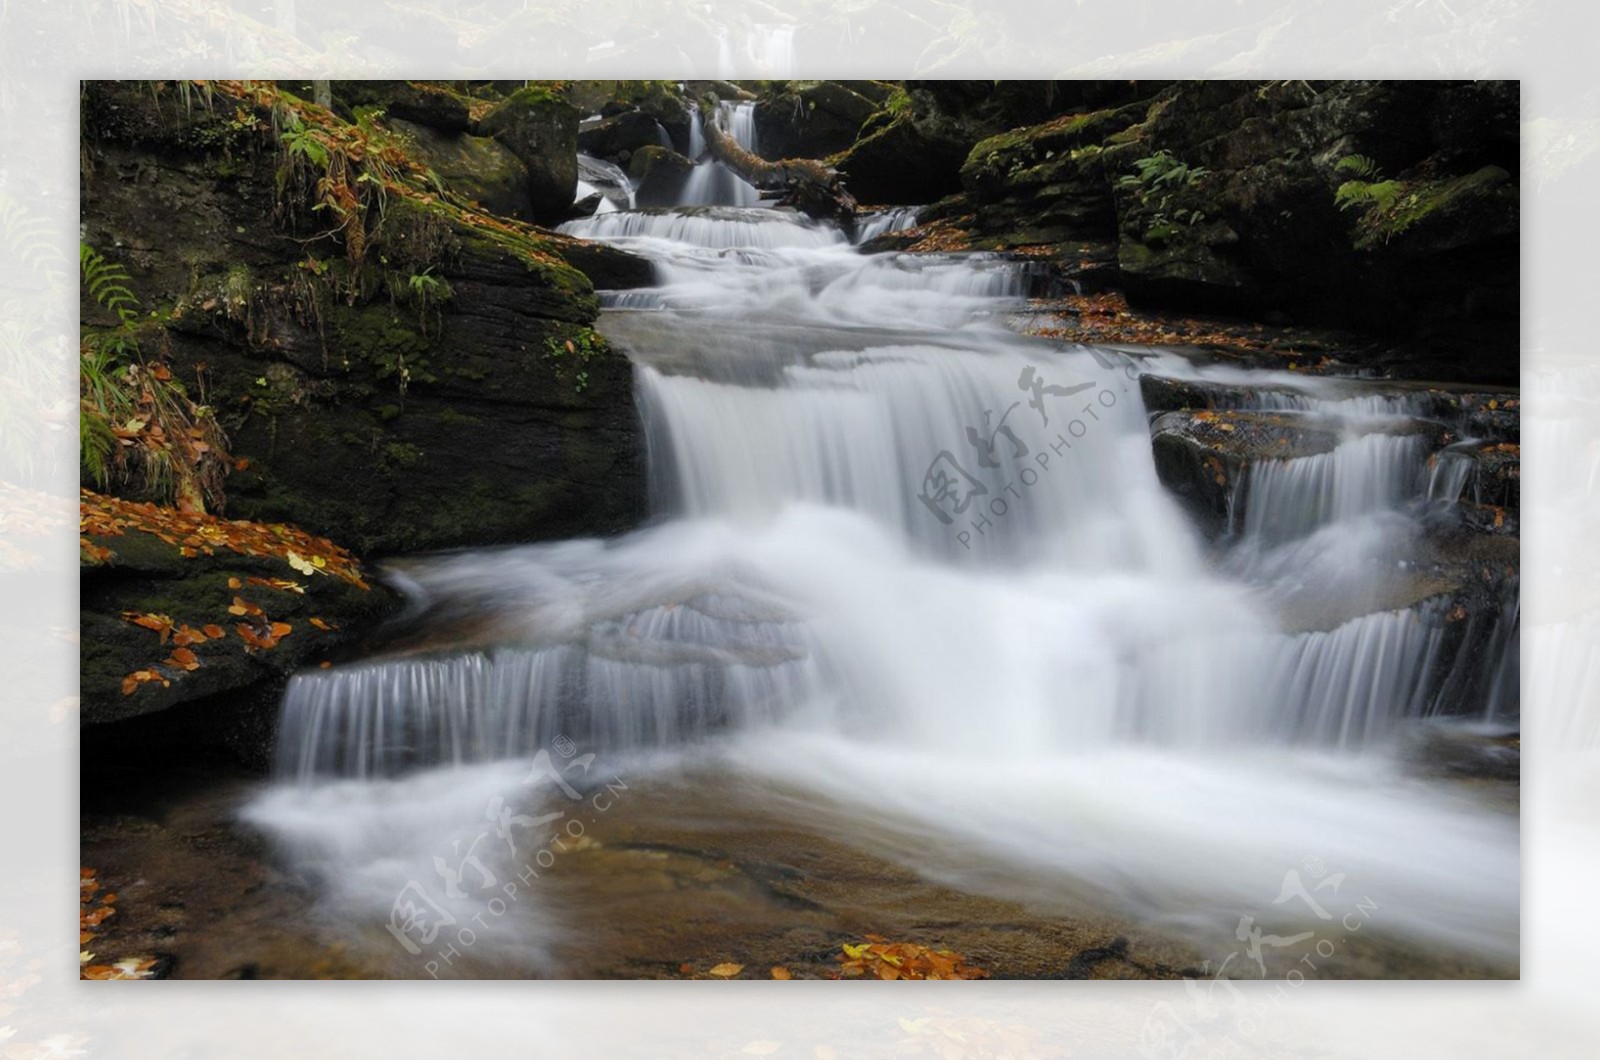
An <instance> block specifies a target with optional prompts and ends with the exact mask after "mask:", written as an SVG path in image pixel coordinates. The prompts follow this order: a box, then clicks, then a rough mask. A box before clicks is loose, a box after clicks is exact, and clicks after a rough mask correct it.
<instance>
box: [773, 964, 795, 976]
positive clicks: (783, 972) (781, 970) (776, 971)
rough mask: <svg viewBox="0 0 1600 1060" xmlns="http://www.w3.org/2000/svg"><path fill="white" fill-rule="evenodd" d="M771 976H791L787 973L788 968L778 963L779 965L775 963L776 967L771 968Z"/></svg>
mask: <svg viewBox="0 0 1600 1060" xmlns="http://www.w3.org/2000/svg"><path fill="white" fill-rule="evenodd" d="M772 978H774V979H790V978H793V977H792V976H791V975H790V974H789V969H787V968H785V967H783V965H781V964H780V965H777V966H776V967H774V968H773V969H772Z"/></svg>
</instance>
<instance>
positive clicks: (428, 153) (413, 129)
mask: <svg viewBox="0 0 1600 1060" xmlns="http://www.w3.org/2000/svg"><path fill="white" fill-rule="evenodd" d="M389 125H390V127H391V128H393V129H394V130H395V131H396V132H399V133H402V134H404V135H405V136H407V137H409V139H410V148H409V150H410V154H411V156H412V157H413V158H415V159H416V160H417V161H418V162H420V163H422V164H423V165H425V166H427V167H428V168H429V169H432V170H433V171H434V173H436V174H437V175H438V177H439V179H440V181H442V182H443V184H444V186H445V187H446V188H447V189H449V190H450V191H453V192H455V193H457V194H458V195H461V196H462V197H463V198H466V199H469V200H471V201H473V202H476V203H479V204H481V205H482V206H483V207H484V208H485V209H487V210H489V211H491V212H492V213H497V214H501V215H502V216H505V217H516V218H519V219H521V220H525V221H527V220H532V219H533V216H532V206H531V204H530V203H529V201H528V167H527V166H525V165H523V163H522V160H521V159H519V158H518V157H517V156H516V155H514V154H512V153H511V152H510V151H509V150H508V149H507V148H505V147H503V146H501V144H500V143H499V141H497V140H493V139H491V138H489V137H487V136H472V135H469V134H467V133H457V134H454V135H451V134H446V133H441V132H438V131H436V130H434V129H431V128H428V127H427V126H424V125H420V124H417V123H414V122H410V121H404V120H400V119H391V120H390V121H389Z"/></svg>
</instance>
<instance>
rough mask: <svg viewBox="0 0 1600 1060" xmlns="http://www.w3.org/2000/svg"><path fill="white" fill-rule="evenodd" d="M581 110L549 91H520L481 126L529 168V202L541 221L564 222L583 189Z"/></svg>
mask: <svg viewBox="0 0 1600 1060" xmlns="http://www.w3.org/2000/svg"><path fill="white" fill-rule="evenodd" d="M578 118H579V115H578V108H576V107H574V106H573V105H572V104H571V103H569V102H567V101H566V100H565V99H564V98H562V97H561V96H559V95H557V94H555V93H554V92H551V91H550V90H548V89H544V88H540V87H535V86H530V87H527V88H521V89H518V90H517V91H516V92H514V93H512V94H511V96H510V97H508V98H507V99H506V100H505V101H504V102H503V103H501V104H500V105H499V106H497V107H496V108H495V109H494V110H492V111H490V112H489V114H488V115H487V116H486V117H485V118H484V119H483V121H482V122H481V123H480V124H479V131H480V132H482V133H483V134H484V135H486V136H492V137H494V138H495V139H496V140H498V141H500V143H501V144H502V145H504V146H505V147H506V148H507V149H508V150H509V151H510V152H511V153H512V154H514V155H516V156H517V158H519V159H521V160H522V164H523V165H525V166H527V168H528V203H529V209H530V210H531V211H532V212H533V216H534V217H535V218H537V219H540V220H560V219H561V218H563V217H565V216H566V215H567V213H568V211H570V209H571V207H572V201H573V198H574V197H575V196H576V194H577V189H578Z"/></svg>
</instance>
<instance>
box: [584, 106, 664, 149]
mask: <svg viewBox="0 0 1600 1060" xmlns="http://www.w3.org/2000/svg"><path fill="white" fill-rule="evenodd" d="M663 131H664V130H663V129H662V128H661V125H660V124H659V123H658V122H657V121H656V120H655V119H654V118H652V117H651V116H650V115H648V114H645V113H643V112H642V111H637V110H630V111H626V112H624V113H622V114H618V115H616V116H615V117H611V118H601V119H600V120H599V121H594V122H589V121H586V122H584V123H583V125H582V126H580V128H579V129H578V150H580V151H582V152H583V153H584V154H586V155H593V156H594V157H595V158H605V159H610V160H613V161H615V160H617V159H618V158H619V157H621V156H622V155H624V154H628V155H632V154H634V153H637V152H638V151H639V149H640V148H642V147H651V146H660V145H661V135H662V133H663Z"/></svg>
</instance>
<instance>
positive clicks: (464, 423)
mask: <svg viewBox="0 0 1600 1060" xmlns="http://www.w3.org/2000/svg"><path fill="white" fill-rule="evenodd" d="M438 420H439V423H441V424H442V425H444V426H447V427H477V426H479V425H481V424H482V423H483V420H481V419H479V418H478V417H477V416H469V415H467V414H466V413H464V412H458V411H457V410H455V409H453V408H450V407H449V406H446V407H445V408H443V409H440V410H439V416H438Z"/></svg>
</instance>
